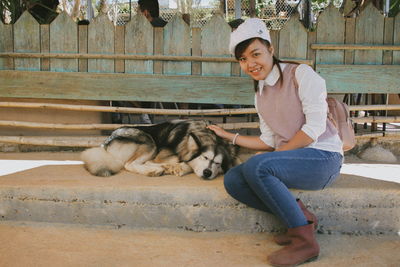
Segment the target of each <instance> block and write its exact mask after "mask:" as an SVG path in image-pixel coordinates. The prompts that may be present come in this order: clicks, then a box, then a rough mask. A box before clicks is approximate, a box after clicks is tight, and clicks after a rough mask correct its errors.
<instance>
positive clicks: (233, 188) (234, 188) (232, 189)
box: [224, 165, 241, 196]
mask: <svg viewBox="0 0 400 267" xmlns="http://www.w3.org/2000/svg"><path fill="white" fill-rule="evenodd" d="M240 166H241V165H239V166H236V167H233V168H231V169H230V170H228V172H227V173H225V176H224V187H225V190H226V192H228V194H229V195H231V196H235V195H237V192H239V191H240V189H241V186H240V181H241V179H239V177H238V176H239V175H241V174H240V172H241V170H240V168H241V167H240Z"/></svg>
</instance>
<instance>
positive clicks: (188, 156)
mask: <svg viewBox="0 0 400 267" xmlns="http://www.w3.org/2000/svg"><path fill="white" fill-rule="evenodd" d="M200 148H201V143H200V140H199V138H198V137H197V136H196V135H195V134H193V133H189V135H188V136H187V141H186V144H185V146H184V148H183V149H182V150H181V152H180V159H181V160H182V161H191V160H192V159H194V158H195V157H198V156H199V155H200V153H201V151H200Z"/></svg>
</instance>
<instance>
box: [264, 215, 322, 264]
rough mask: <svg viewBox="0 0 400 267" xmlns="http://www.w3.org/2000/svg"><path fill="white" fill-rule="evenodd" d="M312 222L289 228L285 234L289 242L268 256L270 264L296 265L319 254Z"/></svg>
mask: <svg viewBox="0 0 400 267" xmlns="http://www.w3.org/2000/svg"><path fill="white" fill-rule="evenodd" d="M314 227H315V226H314V223H313V222H309V224H307V225H304V226H299V227H295V228H289V229H288V232H287V235H288V236H289V238H290V240H291V242H290V244H289V245H287V246H286V247H284V248H282V249H280V250H278V251H276V252H274V253H272V254H271V255H269V256H268V261H269V263H270V264H271V265H272V266H282V267H283V266H284V267H287V266H296V265H298V264H301V263H304V262H307V261H311V260H314V259H316V258H317V257H318V255H319V245H318V243H317V240H316V239H315V234H314V229H315V228H314Z"/></svg>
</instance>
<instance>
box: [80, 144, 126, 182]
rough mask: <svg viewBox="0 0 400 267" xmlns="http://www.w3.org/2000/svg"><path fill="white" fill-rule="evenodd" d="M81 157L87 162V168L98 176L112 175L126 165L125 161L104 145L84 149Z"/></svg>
mask: <svg viewBox="0 0 400 267" xmlns="http://www.w3.org/2000/svg"><path fill="white" fill-rule="evenodd" d="M81 159H82V161H83V162H84V163H85V168H86V169H87V170H88V171H89V172H90V173H91V174H93V175H96V176H102V177H107V176H111V175H114V174H116V173H118V172H119V171H120V170H121V169H122V168H123V167H124V162H122V161H121V160H118V159H117V158H115V157H113V155H112V154H110V153H108V152H107V151H106V150H105V149H104V148H103V147H94V148H89V149H87V150H85V151H83V152H82V154H81Z"/></svg>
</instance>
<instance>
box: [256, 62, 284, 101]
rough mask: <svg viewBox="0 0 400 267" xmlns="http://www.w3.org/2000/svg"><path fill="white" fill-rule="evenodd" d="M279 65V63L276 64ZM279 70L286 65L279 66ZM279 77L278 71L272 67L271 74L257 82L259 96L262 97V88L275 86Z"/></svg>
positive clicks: (275, 66) (275, 67) (276, 67)
mask: <svg viewBox="0 0 400 267" xmlns="http://www.w3.org/2000/svg"><path fill="white" fill-rule="evenodd" d="M278 64H279V63H278ZM280 66H281V69H282V71H283V69H284V68H285V66H286V64H282V63H281V64H280ZM280 76H281V75H280V74H279V69H278V66H277V65H274V67H273V68H272V70H271V72H270V73H269V74H268V76H267V78H265V80H261V81H258V91H259V92H260V95H262V91H263V90H264V86H265V85H268V86H273V85H275V84H276V82H277V81H278V80H279V77H280Z"/></svg>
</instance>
